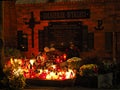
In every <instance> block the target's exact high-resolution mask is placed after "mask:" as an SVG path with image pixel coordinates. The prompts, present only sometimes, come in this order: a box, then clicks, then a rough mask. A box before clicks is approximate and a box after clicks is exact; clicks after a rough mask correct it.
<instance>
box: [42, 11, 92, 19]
mask: <svg viewBox="0 0 120 90" xmlns="http://www.w3.org/2000/svg"><path fill="white" fill-rule="evenodd" d="M88 18H90V10H89V9H80V10H60V11H41V12H40V19H41V20H61V19H88Z"/></svg>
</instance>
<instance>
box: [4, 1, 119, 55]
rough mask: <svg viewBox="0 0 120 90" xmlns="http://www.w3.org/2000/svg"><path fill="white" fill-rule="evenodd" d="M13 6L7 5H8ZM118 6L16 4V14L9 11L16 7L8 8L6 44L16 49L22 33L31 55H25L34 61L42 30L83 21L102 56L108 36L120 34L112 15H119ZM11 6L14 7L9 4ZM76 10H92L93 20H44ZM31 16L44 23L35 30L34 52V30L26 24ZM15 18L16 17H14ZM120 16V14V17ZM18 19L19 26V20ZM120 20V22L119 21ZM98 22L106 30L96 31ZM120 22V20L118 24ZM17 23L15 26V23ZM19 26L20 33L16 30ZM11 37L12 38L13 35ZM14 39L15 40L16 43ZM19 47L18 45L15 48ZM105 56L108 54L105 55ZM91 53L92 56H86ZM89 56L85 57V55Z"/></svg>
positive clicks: (100, 4) (82, 3)
mask: <svg viewBox="0 0 120 90" xmlns="http://www.w3.org/2000/svg"><path fill="white" fill-rule="evenodd" d="M7 4H9V3H6V5H7ZM114 4H116V7H118V6H119V4H117V3H113V2H107V1H104V0H102V1H100V2H89V1H86V2H59V3H43V4H42V3H40V4H16V14H13V13H14V12H11V11H8V10H13V11H14V10H15V9H14V7H13V6H12V7H13V8H11V9H9V7H5V13H6V14H5V17H6V18H4V23H5V28H4V29H5V30H6V33H7V34H6V35H5V38H6V44H7V43H9V44H11V41H12V45H13V43H14V42H15V43H16V38H17V36H13V33H14V34H16V33H17V31H19V30H22V31H23V33H26V34H28V52H24V53H25V55H27V56H28V57H30V55H31V53H32V52H33V53H34V54H35V55H37V54H38V52H39V49H38V30H44V27H45V26H48V23H49V22H57V21H82V22H83V24H84V25H87V26H88V30H89V32H94V34H95V37H94V39H95V40H94V41H95V42H94V47H95V51H98V53H99V52H101V54H103V52H102V51H104V42H105V40H104V39H105V38H104V32H106V31H108V32H110V31H113V29H114V28H116V29H115V30H116V31H117V32H119V28H118V27H119V26H118V23H117V24H115V25H116V27H114V24H113V19H114V17H113V16H112V15H114V14H115V7H114ZM9 5H10V4H9ZM76 9H90V11H91V17H90V19H73V20H72V19H70V20H43V21H42V20H40V11H56V10H76ZM30 12H33V13H34V18H35V21H40V24H36V25H35V27H34V35H35V36H34V43H35V44H34V48H32V42H31V29H30V28H29V27H28V25H26V24H25V22H29V19H30V17H31V16H30ZM116 12H117V13H119V10H118V9H117V10H116ZM12 14H13V15H12ZM119 14H120V13H119ZM14 17H17V23H15V22H16V20H15V19H16V18H14ZM116 19H117V20H118V19H119V18H116ZM6 20H7V21H6ZM98 20H102V21H103V24H102V25H103V27H104V29H103V30H101V31H96V30H95V29H94V28H95V27H96V26H97V25H98V22H97V21H98ZM118 21H119V20H118ZM11 22H14V23H11ZM16 25H17V29H16ZM10 33H11V35H10ZM13 37H14V39H13ZM15 45H16V44H15ZM104 52H105V51H104ZM86 53H91V52H86ZM84 55H85V54H84ZM86 55H87V54H86Z"/></svg>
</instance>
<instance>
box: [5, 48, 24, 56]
mask: <svg viewBox="0 0 120 90" xmlns="http://www.w3.org/2000/svg"><path fill="white" fill-rule="evenodd" d="M4 53H5V56H6V57H15V58H19V57H21V56H22V54H21V52H20V50H18V49H16V48H9V47H6V48H5V49H4Z"/></svg>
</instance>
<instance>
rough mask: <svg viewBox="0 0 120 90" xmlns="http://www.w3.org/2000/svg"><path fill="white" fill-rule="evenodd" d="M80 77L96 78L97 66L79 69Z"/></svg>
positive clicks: (89, 65) (86, 65)
mask: <svg viewBox="0 0 120 90" xmlns="http://www.w3.org/2000/svg"><path fill="white" fill-rule="evenodd" d="M79 71H80V72H79V74H80V76H96V75H97V74H98V66H97V65H96V64H85V65H82V66H81V67H80V69H79Z"/></svg>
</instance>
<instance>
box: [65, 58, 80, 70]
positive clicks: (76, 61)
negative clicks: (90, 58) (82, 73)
mask: <svg viewBox="0 0 120 90" xmlns="http://www.w3.org/2000/svg"><path fill="white" fill-rule="evenodd" d="M81 61H82V59H81V58H78V57H72V58H70V59H68V60H67V63H68V67H69V68H72V69H77V70H78V69H79V67H80V64H81V63H80V62H81Z"/></svg>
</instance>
